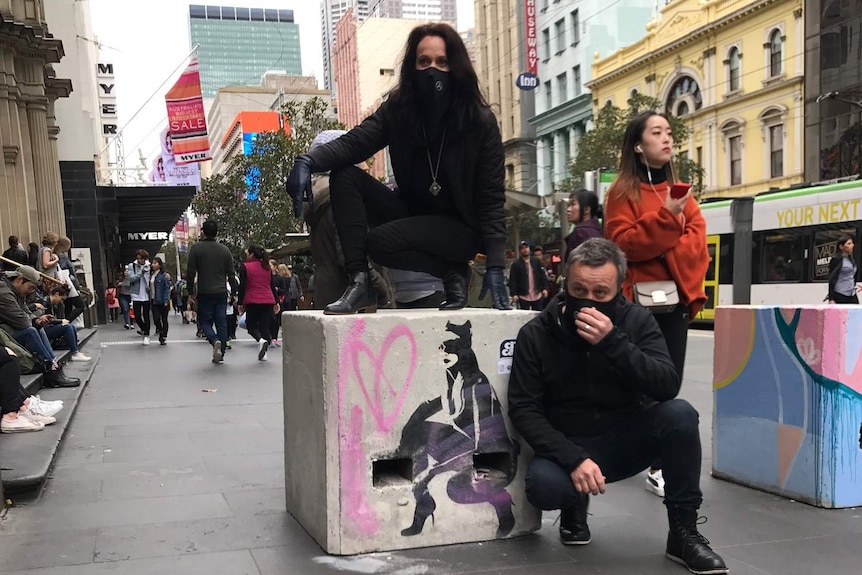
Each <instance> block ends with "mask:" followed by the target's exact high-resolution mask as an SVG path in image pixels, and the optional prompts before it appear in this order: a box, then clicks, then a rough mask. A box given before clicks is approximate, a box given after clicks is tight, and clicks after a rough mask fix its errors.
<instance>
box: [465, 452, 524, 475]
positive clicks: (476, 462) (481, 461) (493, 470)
mask: <svg viewBox="0 0 862 575" xmlns="http://www.w3.org/2000/svg"><path fill="white" fill-rule="evenodd" d="M513 465H514V463H513V461H512V454H511V453H508V452H505V451H501V452H499V453H474V454H473V469H474V471H475V473H476V475H477V476H479V477H485V478H487V479H505V478H506V477H508V476H509V474H510V473H511V471H512V470H513V469H514V467H513Z"/></svg>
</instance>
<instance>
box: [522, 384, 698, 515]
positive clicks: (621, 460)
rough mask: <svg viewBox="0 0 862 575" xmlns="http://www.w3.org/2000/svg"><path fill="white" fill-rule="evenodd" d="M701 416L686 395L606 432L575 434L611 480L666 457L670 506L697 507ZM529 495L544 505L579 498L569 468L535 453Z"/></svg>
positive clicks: (569, 503)
mask: <svg viewBox="0 0 862 575" xmlns="http://www.w3.org/2000/svg"><path fill="white" fill-rule="evenodd" d="M698 420H699V416H698V413H697V411H696V410H695V409H694V407H692V406H691V404H690V403H688V402H687V401H685V400H683V399H672V400H670V401H664V402H661V403H656V404H654V405H652V406H650V407H647V408H645V409H644V410H643V411H641V412H640V414H638V415H635V416H634V417H632V418H631V419H630V420H629V421H628V422H626V423H625V424H623V425H621V426H620V427H619V428H618V429H615V430H613V431H611V432H609V433H606V434H605V435H602V436H599V437H590V438H583V439H572V441H574V442H575V443H577V444H578V445H580V446H582V447H584V448H585V449H586V450H587V452H588V453H589V457H590V459H592V460H593V461H594V462H595V463H596V465H598V466H599V468H600V469H601V470H602V473H603V474H604V476H605V477H606V482H607V483H613V482H614V481H620V480H622V479H627V478H629V477H632V476H633V475H636V474H638V473H640V472H641V471H643V470H644V469H646V468H647V467H649V465H650V463H652V462H653V461H654V460H655V459H656V458H657V457H659V456H660V457H661V459H662V461H663V463H664V465H663V473H664V479H665V505H667V506H668V507H671V508H683V509H697V508H699V507H700V504H701V502H702V500H703V494H702V493H701V491H700V464H701V447H700V432H699V430H698ZM526 490H527V499H528V500H529V501H530V503H532V504H533V505H534V506H536V507H538V508H539V509H544V510H552V509H568V508H570V507H572V506H573V505H574V504H575V502H576V500H577V499H576V498H577V495H578V493H577V491H576V490H575V486H574V484H573V483H572V479H571V477H570V476H569V473H568V472H567V471H566V470H565V469H563V468H562V467H560V466H559V465H558V464H557V463H555V462H553V461H550V460H548V459H542V458H540V457H536V458H535V459H534V460H533V461H532V462H531V463H530V466H529V468H528V469H527V478H526Z"/></svg>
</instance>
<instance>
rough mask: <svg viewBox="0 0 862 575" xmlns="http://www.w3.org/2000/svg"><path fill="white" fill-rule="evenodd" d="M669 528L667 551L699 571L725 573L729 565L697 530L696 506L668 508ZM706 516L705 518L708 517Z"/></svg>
mask: <svg viewBox="0 0 862 575" xmlns="http://www.w3.org/2000/svg"><path fill="white" fill-rule="evenodd" d="M667 515H668V522H669V523H670V530H669V531H668V534H667V549H666V551H665V555H666V556H667V558H668V559H670V560H671V561H676V562H677V563H680V564H682V565H685V566H686V567H688V570H689V571H691V572H692V573H695V574H696V575H723V574H724V573H727V572H728V568H727V565H726V564H725V562H724V559H722V558H721V557H720V556H719V555H718V553H716V552H715V551H713V550H712V548H711V547H710V546H709V540H708V539H707V538H706V537H704V536H703V535H701V534H700V532H699V531H698V530H697V510H696V509H685V510H681V509H673V510H672V509H668V512H667ZM705 519H706V518H704V520H705Z"/></svg>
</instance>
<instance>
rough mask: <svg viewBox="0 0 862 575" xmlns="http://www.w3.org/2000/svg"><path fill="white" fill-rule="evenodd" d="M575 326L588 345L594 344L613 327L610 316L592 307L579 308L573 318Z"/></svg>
mask: <svg viewBox="0 0 862 575" xmlns="http://www.w3.org/2000/svg"><path fill="white" fill-rule="evenodd" d="M575 326H576V327H577V328H578V335H579V336H581V338H582V339H583V340H584V341H586V342H587V343H589V344H590V345H596V344H597V343H599V342H600V341H602V340H603V339H605V337H606V336H607V335H608V334H609V333H611V330H613V329H614V324H613V322H611V320H610V318H609V317H608V316H606V315H605V314H603V313H602V312H600V311H599V310H597V309H596V308H594V307H585V308H581V311H580V312H578V315H577V317H576V318H575Z"/></svg>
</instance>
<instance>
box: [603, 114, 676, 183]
mask: <svg viewBox="0 0 862 575" xmlns="http://www.w3.org/2000/svg"><path fill="white" fill-rule="evenodd" d="M653 116H661V117H662V118H664V119H665V120H667V119H668V117H667V115H666V114H660V113H658V112H656V111H654V110H647V111H646V112H641V113H640V114H638V115H637V116H635V117H634V118H632V119H631V120H629V123H628V124H627V125H626V131H625V133H624V134H623V148H622V151H621V152H620V167H619V170H618V171H617V178H616V179H615V180H614V183H613V184H611V187H610V188H608V195H610V194H614V195H616V196H618V197H620V198H632V199H634V200H639V199H640V195H641V177H640V170H641V168H639V167H638V166H644V167H645V168H646V169H649V166H645V165H644V163H643V160H642V159H641V157H640V155H639V154H638V153H637V152H635V146H637V145H638V144H640V143H641V139H642V138H643V133H644V131H645V130H646V126H647V122H648V121H649V119H650V118H652V117H653ZM664 170H665V173H666V174H667V181H668V183H670V184H673V183H674V182H675V181H676V180H675V178H674V175H673V165H672V162H668V163H667V164H666V165H665V167H664Z"/></svg>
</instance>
